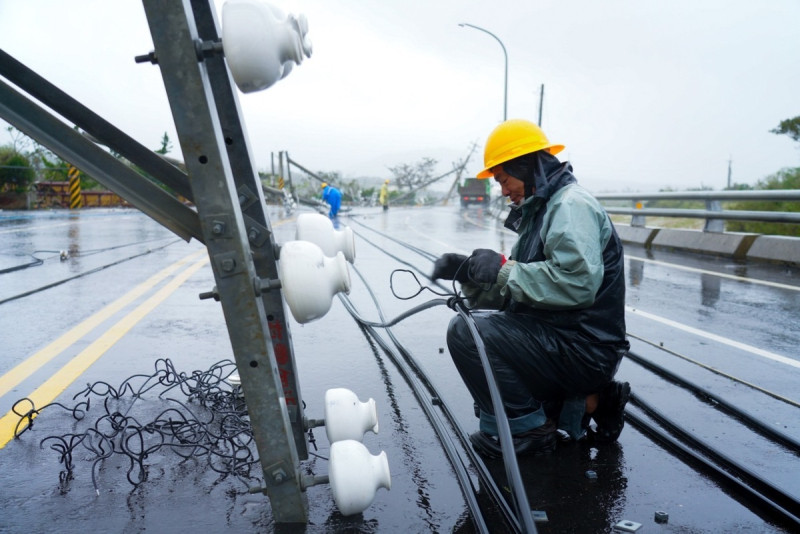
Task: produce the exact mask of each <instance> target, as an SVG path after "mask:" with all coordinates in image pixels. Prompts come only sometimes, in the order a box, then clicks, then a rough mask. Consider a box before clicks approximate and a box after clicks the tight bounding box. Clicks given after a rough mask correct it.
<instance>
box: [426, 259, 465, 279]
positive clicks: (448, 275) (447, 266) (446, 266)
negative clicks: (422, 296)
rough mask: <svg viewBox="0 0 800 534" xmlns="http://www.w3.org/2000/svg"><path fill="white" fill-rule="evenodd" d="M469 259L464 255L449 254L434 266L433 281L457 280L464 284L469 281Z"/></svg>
mask: <svg viewBox="0 0 800 534" xmlns="http://www.w3.org/2000/svg"><path fill="white" fill-rule="evenodd" d="M467 269H468V266H467V257H466V256H464V255H463V254H454V253H452V252H448V253H447V254H442V256H441V257H440V258H439V259H438V260H436V263H434V264H433V274H432V275H431V280H438V279H439V278H441V279H442V280H457V281H459V282H461V283H462V284H463V283H464V282H466V281H467V280H469V278H468V276H467Z"/></svg>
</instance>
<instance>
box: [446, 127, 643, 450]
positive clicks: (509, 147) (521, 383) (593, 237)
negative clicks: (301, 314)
mask: <svg viewBox="0 0 800 534" xmlns="http://www.w3.org/2000/svg"><path fill="white" fill-rule="evenodd" d="M563 148H564V147H563V146H562V145H556V144H552V143H550V142H549V141H548V139H547V137H546V136H545V135H544V133H543V132H542V130H541V129H539V127H538V126H536V125H535V124H533V123H532V122H529V121H525V120H508V121H505V122H503V123H502V124H500V125H499V126H498V127H497V128H495V129H494V131H492V132H491V134H490V135H489V138H488V140H487V142H486V148H485V152H484V169H483V170H482V171H481V172H480V173H478V178H490V177H494V179H495V180H496V181H497V182H498V183H499V184H500V186H501V188H502V192H503V195H504V196H506V197H508V198H509V199H510V200H511V202H512V204H511V212H510V214H509V216H508V219H507V220H506V223H505V225H506V227H507V228H509V229H511V230H513V231H514V232H516V233H517V234H518V239H517V241H516V243H515V244H514V246H513V248H512V250H511V254H510V257H509V258H508V259H506V258H505V257H504V256H503V255H501V254H500V253H498V252H495V251H493V250H489V249H477V250H475V251H474V252H473V253H472V255H471V256H469V257H467V256H463V255H461V254H453V253H450V254H444V255H443V256H441V257H440V258H439V259H437V260H436V263H435V265H434V271H433V274H432V276H431V278H433V279H437V278H440V279H445V280H457V281H458V282H460V283H461V289H462V292H463V294H464V296H465V297H467V299H468V303H469V304H470V306H471V307H474V308H478V309H484V310H493V311H480V312H473V313H472V315H473V317H474V319H475V322H476V324H477V327H478V331H479V332H480V335H481V338H482V341H483V344H484V346H485V349H486V353H487V356H488V359H489V361H490V363H491V365H492V367H493V369H494V372H495V375H496V377H497V381H498V385H499V389H500V395H501V397H502V399H503V404H504V408H505V413H506V416H507V417H508V421H509V425H510V427H511V434H512V437H513V442H514V450H515V451H516V453H517V454H518V455H522V454H537V453H543V452H549V451H552V450H553V449H555V446H556V443H557V441H558V437H559V434H558V429H561V430H563V431H564V432H565V433H566V434H568V435H569V436H570V437H572V438H573V439H584V438H585V437H586V436H587V435H588V436H589V437H591V438H593V439H595V440H597V441H614V440H616V439H617V438H618V436H619V434H620V432H621V431H622V427H623V424H624V420H623V413H624V408H625V404H626V403H627V401H628V398H629V396H630V386H629V384H628V383H627V382H625V383H620V382H617V381H614V375H615V374H616V372H617V369H618V367H619V364H620V361H621V359H622V357H623V356H624V355H625V353H626V352H627V351H628V348H629V344H628V341H627V340H626V338H625V276H624V258H623V253H622V244H621V243H620V240H619V237H618V236H617V233H616V230H615V229H614V225H613V224H612V223H611V219H610V218H609V217H608V214H607V213H606V211H605V210H604V209H603V207H602V206H601V205H600V204H599V203H598V201H597V200H596V199H595V198H594V197H593V196H592V195H591V194H590V193H589V192H587V191H586V190H585V189H583V188H582V187H581V186H579V185H578V184H577V181H576V179H575V176H573V174H572V166H571V165H570V164H569V163H561V162H560V161H559V160H558V159H557V158H556V156H555V155H556V154H557V153H558V152H560V151H561V150H563ZM447 345H448V348H449V350H450V355H451V357H452V358H453V362H454V363H455V366H456V368H457V369H458V371H459V373H460V374H461V377H462V379H463V380H464V383H465V384H466V386H467V388H468V389H469V391H470V393H471V394H472V397H473V399H474V401H475V404H476V406H477V408H478V410H479V412H478V413H479V418H480V425H479V428H480V430H479V431H478V432H475V433H474V434H472V435H471V436H470V441H471V442H472V445H473V447H474V448H475V449H476V450H477V451H478V452H480V453H481V454H483V455H485V456H489V457H497V456H500V455H501V454H502V450H501V448H500V443H499V440H498V438H497V435H498V431H497V424H496V419H495V415H494V412H493V409H492V402H491V397H490V392H489V387H488V385H487V383H486V378H485V374H484V370H483V367H482V365H481V361H480V357H479V354H478V350H477V347H476V345H475V342H474V340H473V339H472V336H471V335H470V331H469V329H468V327H467V325H466V323H465V321H464V320H463V319H462V318H461V317H460V316H458V315H457V316H455V317H454V318H453V319H452V320H451V322H450V325H449V327H448V331H447ZM591 419H594V422H595V423H596V430H592V429H591V428H590V423H591Z"/></svg>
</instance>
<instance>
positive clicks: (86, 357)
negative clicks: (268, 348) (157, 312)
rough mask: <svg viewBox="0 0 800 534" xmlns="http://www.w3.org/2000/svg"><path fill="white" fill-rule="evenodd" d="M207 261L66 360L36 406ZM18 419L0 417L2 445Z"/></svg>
mask: <svg viewBox="0 0 800 534" xmlns="http://www.w3.org/2000/svg"><path fill="white" fill-rule="evenodd" d="M203 252H205V250H203ZM206 263H208V258H207V257H206V258H203V259H202V260H200V261H198V262H196V263H194V264H193V265H191V266H190V267H188V268H187V269H186V270H184V271H183V272H182V273H180V274H179V275H178V276H176V277H175V278H174V279H173V280H171V281H170V282H169V283H168V284H166V285H165V286H164V287H163V288H161V289H160V290H159V291H158V292H156V293H155V294H154V295H153V296H152V297H150V298H148V299H147V300H146V301H144V302H143V303H142V304H140V305H139V306H137V307H136V308H135V309H134V310H133V311H132V312H131V313H129V314H128V315H126V316H125V317H123V318H122V319H121V320H120V321H119V322H117V323H116V324H115V325H113V326H112V327H111V328H109V329H108V330H107V331H106V332H105V333H104V334H103V335H102V336H100V338H98V339H97V340H96V341H94V342H93V343H92V344H91V345H89V346H88V347H86V348H85V349H84V350H83V351H81V352H80V353H79V354H78V355H77V356H75V357H74V358H73V359H72V360H70V361H69V362H68V363H67V364H65V365H64V367H62V368H61V369H60V370H59V371H58V372H57V373H55V374H54V375H53V376H51V377H50V378H49V379H48V380H47V381H46V382H45V383H44V384H42V385H41V386H39V387H38V388H37V389H36V390H35V391H34V392H33V393H31V394H30V395H29V396H28V398H30V399H31V401H32V402H33V404H34V406H37V407H40V408H41V407H42V406H45V405H47V404H49V403H51V402H53V400H54V399H55V398H56V397H57V396H58V395H59V394H60V393H61V392H62V391H64V390H65V389H66V388H67V386H69V385H70V384H71V383H72V382H74V381H75V380H76V379H77V378H78V377H79V376H80V375H81V374H82V373H83V372H84V371H86V369H88V368H89V366H90V365H92V364H93V363H94V362H96V361H97V360H98V359H99V358H100V357H101V356H102V355H103V354H105V352H106V351H107V350H108V349H110V348H111V347H112V346H113V345H114V344H115V343H116V342H117V341H119V340H120V339H121V338H122V337H123V336H124V335H125V334H127V333H128V332H129V331H130V329H131V328H133V327H134V326H135V325H136V324H137V323H138V322H139V321H141V320H142V318H144V317H145V316H146V315H147V314H148V313H150V312H151V311H153V309H154V308H155V307H156V306H158V305H159V304H160V303H161V302H163V301H164V300H165V299H166V298H167V297H169V296H170V295H171V294H172V293H173V292H174V291H175V290H176V289H178V287H180V286H181V285H182V284H183V283H184V282H185V281H186V280H187V279H188V278H189V277H190V276H192V275H193V274H194V273H195V272H196V271H197V270H198V269H200V267H202V266H203V265H205V264H206ZM18 422H19V416H18V415H17V414H15V413H14V412H13V411H12V412H8V413H7V414H6V415H5V416H3V417H2V418H0V449H2V448H3V447H5V446H6V444H7V443H8V442H9V441H11V439H12V438H13V437H14V429H15V428H16V427H17V423H18ZM26 426H27V422H23V423H20V426H19V430H22V429H23V428H25V427H26Z"/></svg>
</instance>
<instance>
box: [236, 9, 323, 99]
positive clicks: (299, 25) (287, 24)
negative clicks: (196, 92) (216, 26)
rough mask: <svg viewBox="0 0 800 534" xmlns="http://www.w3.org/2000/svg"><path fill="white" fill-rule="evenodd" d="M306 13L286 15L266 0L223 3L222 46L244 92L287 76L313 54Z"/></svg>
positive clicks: (258, 89) (266, 85)
mask: <svg viewBox="0 0 800 534" xmlns="http://www.w3.org/2000/svg"><path fill="white" fill-rule="evenodd" d="M307 32H308V21H307V20H306V18H305V16H303V15H300V16H299V17H298V18H295V17H294V16H292V15H289V16H286V15H285V14H284V13H283V12H282V11H281V10H280V9H278V8H277V7H275V6H272V5H270V4H267V3H266V2H263V1H262V0H228V1H227V2H225V4H224V5H223V6H222V49H223V51H224V52H225V59H226V60H227V63H228V68H230V71H231V74H232V75H233V81H234V82H236V86H237V87H239V89H240V90H241V91H242V92H243V93H251V92H253V91H261V90H262V89H266V88H267V87H269V86H271V85H272V84H274V83H275V82H277V81H278V80H280V79H282V78H285V77H286V76H287V75H288V74H289V72H291V70H292V66H293V65H294V64H298V65H299V64H300V63H301V62H302V61H303V56H306V57H310V56H311V41H310V40H309V39H308V37H307V36H306V33H307Z"/></svg>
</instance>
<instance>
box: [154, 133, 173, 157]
mask: <svg viewBox="0 0 800 534" xmlns="http://www.w3.org/2000/svg"><path fill="white" fill-rule="evenodd" d="M171 150H172V141H170V140H169V136H168V135H167V132H164V137H162V138H161V148H159V149H158V150H156V151H155V153H156V154H161V155H162V156H163V155H166V154H169V153H170V151H171Z"/></svg>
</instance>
